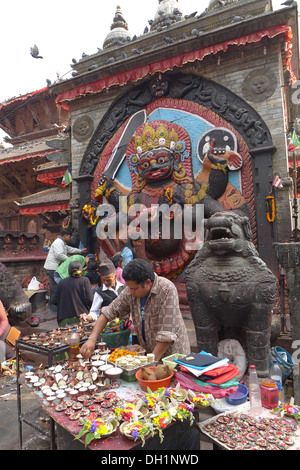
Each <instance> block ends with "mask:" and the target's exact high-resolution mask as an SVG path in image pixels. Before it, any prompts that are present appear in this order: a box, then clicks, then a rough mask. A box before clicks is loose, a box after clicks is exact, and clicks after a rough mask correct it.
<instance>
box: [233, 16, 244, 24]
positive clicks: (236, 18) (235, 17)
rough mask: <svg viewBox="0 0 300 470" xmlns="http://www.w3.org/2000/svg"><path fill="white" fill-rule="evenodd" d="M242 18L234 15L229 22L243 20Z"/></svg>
mask: <svg viewBox="0 0 300 470" xmlns="http://www.w3.org/2000/svg"><path fill="white" fill-rule="evenodd" d="M243 19H244V18H243V17H242V16H236V15H234V16H233V17H232V20H231V21H230V23H237V22H238V21H243Z"/></svg>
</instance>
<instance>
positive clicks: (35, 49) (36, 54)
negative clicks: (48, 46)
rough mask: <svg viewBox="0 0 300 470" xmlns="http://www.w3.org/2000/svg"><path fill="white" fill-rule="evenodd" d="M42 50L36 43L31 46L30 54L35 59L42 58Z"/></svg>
mask: <svg viewBox="0 0 300 470" xmlns="http://www.w3.org/2000/svg"><path fill="white" fill-rule="evenodd" d="M39 53H40V51H39V48H38V47H37V45H36V44H35V45H34V46H33V47H31V48H30V54H31V56H32V57H33V58H34V59H42V58H43V57H42V56H41V55H39Z"/></svg>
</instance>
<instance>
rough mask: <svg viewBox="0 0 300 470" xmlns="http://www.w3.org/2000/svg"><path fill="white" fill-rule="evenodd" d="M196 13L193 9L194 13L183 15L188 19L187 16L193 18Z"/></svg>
mask: <svg viewBox="0 0 300 470" xmlns="http://www.w3.org/2000/svg"><path fill="white" fill-rule="evenodd" d="M196 15H197V11H194V13H191V14H190V15H184V18H185V19H186V20H188V19H189V18H194V16H196Z"/></svg>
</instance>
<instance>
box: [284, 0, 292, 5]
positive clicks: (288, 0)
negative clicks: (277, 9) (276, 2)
mask: <svg viewBox="0 0 300 470" xmlns="http://www.w3.org/2000/svg"><path fill="white" fill-rule="evenodd" d="M293 3H294V0H286V2H283V3H281V5H285V6H290V5H292V4H293Z"/></svg>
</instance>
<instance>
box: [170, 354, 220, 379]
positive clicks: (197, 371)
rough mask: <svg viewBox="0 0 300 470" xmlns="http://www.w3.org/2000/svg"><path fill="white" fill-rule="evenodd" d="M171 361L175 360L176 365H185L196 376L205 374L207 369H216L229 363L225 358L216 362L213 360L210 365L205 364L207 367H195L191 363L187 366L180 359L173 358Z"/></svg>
mask: <svg viewBox="0 0 300 470" xmlns="http://www.w3.org/2000/svg"><path fill="white" fill-rule="evenodd" d="M173 361H174V362H176V363H177V364H178V365H181V366H183V367H186V368H187V369H188V370H189V371H190V372H192V373H193V374H194V375H196V376H197V377H200V375H203V374H207V373H208V372H209V371H211V370H213V369H217V368H218V367H223V366H226V365H227V364H228V363H229V359H227V358H225V359H219V361H218V362H215V363H214V364H211V365H210V366H207V367H195V366H192V365H189V366H187V364H184V363H181V362H180V360H176V359H173Z"/></svg>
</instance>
